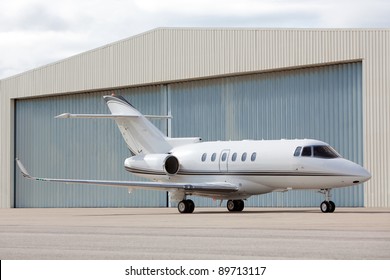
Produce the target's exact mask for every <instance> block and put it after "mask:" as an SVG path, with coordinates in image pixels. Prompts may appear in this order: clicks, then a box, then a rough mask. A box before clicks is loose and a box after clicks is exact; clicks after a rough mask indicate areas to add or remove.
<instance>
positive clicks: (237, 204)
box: [226, 199, 245, 212]
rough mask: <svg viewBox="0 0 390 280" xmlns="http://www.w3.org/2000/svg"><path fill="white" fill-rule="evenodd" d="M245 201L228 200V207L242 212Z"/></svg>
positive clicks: (231, 210) (230, 209)
mask: <svg viewBox="0 0 390 280" xmlns="http://www.w3.org/2000/svg"><path fill="white" fill-rule="evenodd" d="M244 206H245V205H244V201H243V200H241V199H240V200H228V202H227V204H226V207H227V209H228V210H229V211H230V212H241V211H242V210H244Z"/></svg>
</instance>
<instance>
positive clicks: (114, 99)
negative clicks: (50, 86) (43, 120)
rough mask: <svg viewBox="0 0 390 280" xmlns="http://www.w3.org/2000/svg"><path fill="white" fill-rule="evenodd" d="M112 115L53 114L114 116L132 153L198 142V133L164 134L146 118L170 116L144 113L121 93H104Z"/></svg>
mask: <svg viewBox="0 0 390 280" xmlns="http://www.w3.org/2000/svg"><path fill="white" fill-rule="evenodd" d="M103 98H104V101H105V102H106V103H107V106H108V108H109V110H110V111H111V115H105V114H94V115H91V114H70V113H64V114H61V115H59V116H57V117H56V118H109V119H114V120H115V122H116V124H117V125H118V128H119V130H120V131H121V134H122V137H123V139H124V140H125V142H126V144H127V146H128V148H129V149H130V151H131V152H132V153H133V154H134V155H140V154H165V153H168V152H169V151H170V150H171V149H172V148H173V147H177V146H181V145H185V144H189V143H196V142H200V141H201V139H200V138H199V137H194V138H169V137H166V136H165V135H164V134H163V133H162V132H161V131H160V130H159V129H158V128H157V127H156V126H154V125H153V124H152V123H151V122H150V121H149V120H148V118H160V119H161V118H163V119H164V118H171V116H150V115H143V114H141V113H140V112H139V111H138V110H137V109H135V108H134V106H133V105H131V104H130V103H129V102H128V101H127V100H126V99H124V98H123V97H122V96H114V95H107V96H103Z"/></svg>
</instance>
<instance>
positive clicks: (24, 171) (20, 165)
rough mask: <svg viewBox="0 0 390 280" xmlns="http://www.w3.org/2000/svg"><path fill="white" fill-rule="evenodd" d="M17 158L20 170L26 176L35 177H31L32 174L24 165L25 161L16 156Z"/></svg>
mask: <svg viewBox="0 0 390 280" xmlns="http://www.w3.org/2000/svg"><path fill="white" fill-rule="evenodd" d="M15 160H16V163H17V164H18V167H19V169H20V172H22V175H23V176H24V177H26V178H29V179H33V177H31V175H30V174H29V173H28V172H27V170H26V168H25V167H24V165H23V163H22V162H21V161H20V160H19V159H18V158H16V159H15Z"/></svg>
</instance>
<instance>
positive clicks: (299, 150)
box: [294, 146, 302, 157]
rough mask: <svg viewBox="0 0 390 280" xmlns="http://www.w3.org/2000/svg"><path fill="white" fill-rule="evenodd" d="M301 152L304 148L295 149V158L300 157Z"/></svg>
mask: <svg viewBox="0 0 390 280" xmlns="http://www.w3.org/2000/svg"><path fill="white" fill-rule="evenodd" d="M301 150H302V147H300V146H299V147H297V148H296V149H295V152H294V157H299V155H300V154H301Z"/></svg>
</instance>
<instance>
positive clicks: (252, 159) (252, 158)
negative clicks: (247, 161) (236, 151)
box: [251, 153, 256, 161]
mask: <svg viewBox="0 0 390 280" xmlns="http://www.w3.org/2000/svg"><path fill="white" fill-rule="evenodd" d="M255 160H256V153H253V154H252V156H251V161H255Z"/></svg>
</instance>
